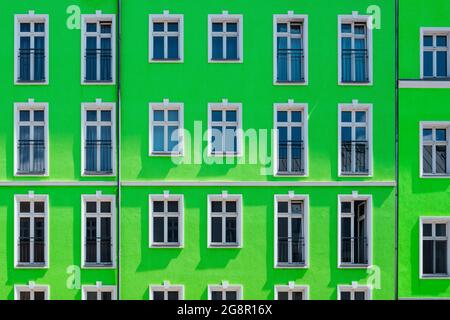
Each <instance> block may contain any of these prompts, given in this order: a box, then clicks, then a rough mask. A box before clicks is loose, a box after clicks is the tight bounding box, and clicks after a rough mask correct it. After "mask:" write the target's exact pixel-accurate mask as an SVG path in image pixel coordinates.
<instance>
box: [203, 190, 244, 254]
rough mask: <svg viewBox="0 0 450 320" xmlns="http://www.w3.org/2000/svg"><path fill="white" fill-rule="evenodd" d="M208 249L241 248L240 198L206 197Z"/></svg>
mask: <svg viewBox="0 0 450 320" xmlns="http://www.w3.org/2000/svg"><path fill="white" fill-rule="evenodd" d="M208 220H209V221H208V228H209V229H208V234H209V241H208V247H241V246H242V227H241V223H242V222H241V221H242V196H240V195H228V194H222V195H209V196H208Z"/></svg>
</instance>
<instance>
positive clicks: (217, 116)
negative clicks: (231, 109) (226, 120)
mask: <svg viewBox="0 0 450 320" xmlns="http://www.w3.org/2000/svg"><path fill="white" fill-rule="evenodd" d="M222 113H223V112H222V111H219V110H213V111H212V112H211V119H212V121H222Z"/></svg>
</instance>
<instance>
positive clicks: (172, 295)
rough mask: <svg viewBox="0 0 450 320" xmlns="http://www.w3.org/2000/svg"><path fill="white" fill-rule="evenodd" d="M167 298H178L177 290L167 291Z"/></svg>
mask: <svg viewBox="0 0 450 320" xmlns="http://www.w3.org/2000/svg"><path fill="white" fill-rule="evenodd" d="M167 300H180V299H179V296H178V291H169V292H167Z"/></svg>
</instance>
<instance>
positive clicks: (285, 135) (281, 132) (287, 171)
mask: <svg viewBox="0 0 450 320" xmlns="http://www.w3.org/2000/svg"><path fill="white" fill-rule="evenodd" d="M275 127H276V139H275V141H276V151H275V152H276V155H277V156H276V161H275V163H276V174H277V175H292V176H301V175H305V174H306V172H307V163H306V160H307V132H308V107H307V105H303V104H293V103H290V104H288V105H275Z"/></svg>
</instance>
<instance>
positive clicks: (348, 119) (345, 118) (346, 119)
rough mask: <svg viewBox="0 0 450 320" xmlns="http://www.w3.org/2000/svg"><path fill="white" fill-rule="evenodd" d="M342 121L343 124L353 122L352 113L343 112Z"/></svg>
mask: <svg viewBox="0 0 450 320" xmlns="http://www.w3.org/2000/svg"><path fill="white" fill-rule="evenodd" d="M341 121H342V122H352V112H351V111H342V113H341Z"/></svg>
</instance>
